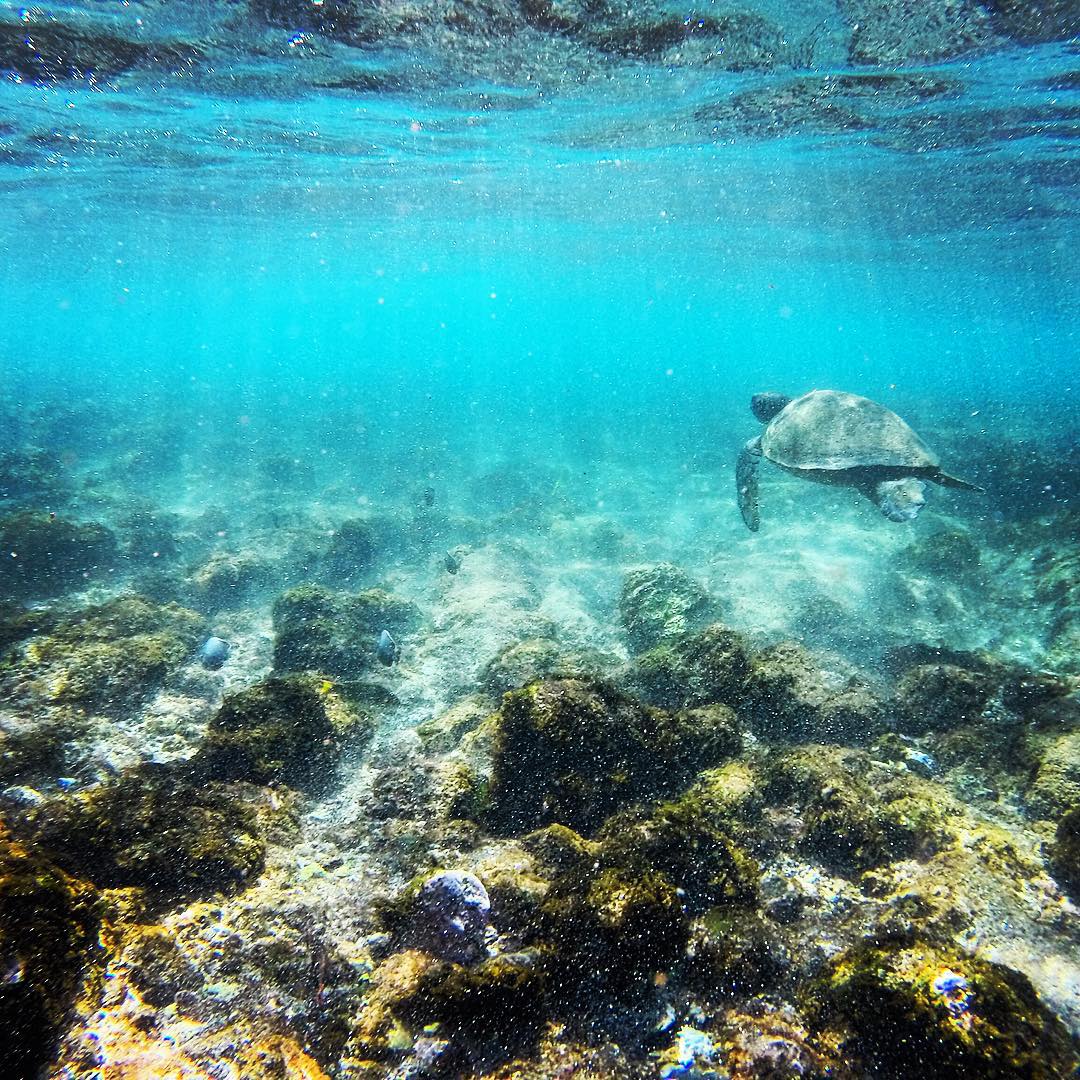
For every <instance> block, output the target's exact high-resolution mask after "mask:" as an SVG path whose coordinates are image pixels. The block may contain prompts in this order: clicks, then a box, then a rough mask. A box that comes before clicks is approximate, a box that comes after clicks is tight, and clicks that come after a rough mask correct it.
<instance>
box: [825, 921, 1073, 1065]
mask: <svg viewBox="0 0 1080 1080" xmlns="http://www.w3.org/2000/svg"><path fill="white" fill-rule="evenodd" d="M804 996H805V998H806V1000H807V1003H808V1008H807V1011H808V1013H810V1014H811V1016H812V1018H813V1019H815V1020H816V1021H817V1024H818V1025H819V1026H820V1027H829V1028H832V1029H834V1030H836V1031H839V1032H842V1033H843V1035H844V1036H846V1049H847V1050H848V1051H849V1052H851V1053H854V1054H856V1055H858V1056H859V1057H860V1058H862V1059H864V1060H865V1062H866V1063H867V1065H868V1066H869V1067H870V1068H871V1069H872V1070H873V1074H874V1075H876V1076H887V1077H896V1078H907V1077H910V1078H912V1080H915V1078H916V1077H919V1078H922V1077H941V1078H943V1080H944V1078H946V1077H958V1076H973V1077H974V1076H987V1077H989V1076H993V1077H1001V1078H1007V1077H1015V1078H1017V1080H1020V1078H1029V1080H1030V1078H1045V1080H1051V1078H1054V1077H1064V1076H1071V1075H1073V1072H1074V1070H1075V1068H1076V1067H1077V1057H1076V1052H1075V1047H1074V1045H1073V1042H1072V1040H1071V1039H1070V1037H1069V1034H1068V1032H1067V1031H1066V1029H1065V1027H1064V1025H1063V1024H1062V1023H1061V1021H1060V1020H1059V1019H1058V1018H1057V1017H1056V1016H1054V1015H1053V1014H1052V1013H1051V1012H1050V1011H1049V1010H1048V1009H1047V1008H1046V1006H1045V1005H1043V1004H1042V1002H1041V1001H1040V1000H1039V997H1038V995H1037V994H1036V992H1035V990H1034V989H1033V987H1032V985H1031V983H1030V982H1029V981H1028V979H1027V977H1026V976H1025V975H1022V974H1021V973H1020V972H1018V971H1014V970H1012V969H1011V968H1008V967H1005V966H1004V965H1002V964H996V963H992V962H989V961H986V960H982V959H977V958H975V957H969V956H965V955H963V954H961V953H958V952H954V951H951V950H948V949H936V948H934V947H933V946H930V945H927V944H925V943H922V942H917V943H915V944H911V945H899V946H893V947H887V946H882V947H875V946H874V945H872V944H871V945H866V946H861V947H857V948H856V949H854V950H852V951H851V952H848V953H845V954H843V955H841V956H840V957H838V958H837V959H836V960H835V961H834V962H833V963H832V964H831V965H830V968H829V970H828V971H827V972H826V973H825V975H824V976H823V977H822V978H821V979H819V980H817V981H816V983H815V984H814V985H813V986H812V987H811V988H810V989H809V990H808V991H807V993H806V994H805V995H804Z"/></svg>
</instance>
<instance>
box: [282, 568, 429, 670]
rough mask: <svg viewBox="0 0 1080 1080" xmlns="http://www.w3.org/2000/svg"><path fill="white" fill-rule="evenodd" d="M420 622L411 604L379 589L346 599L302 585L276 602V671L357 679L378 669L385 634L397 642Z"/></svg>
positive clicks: (343, 594) (348, 596) (323, 590)
mask: <svg viewBox="0 0 1080 1080" xmlns="http://www.w3.org/2000/svg"><path fill="white" fill-rule="evenodd" d="M420 621H421V619H420V611H419V609H418V608H417V607H416V605H415V604H413V603H411V602H410V601H408V600H401V599H399V598H398V597H396V596H394V595H392V594H391V593H388V592H385V591H384V590H382V589H367V590H365V591H364V592H361V593H358V594H356V595H349V594H346V593H335V592H331V591H330V590H329V589H323V588H321V587H319V586H317V585H300V586H297V587H296V588H295V589H289V590H287V591H286V592H284V593H282V594H281V596H279V597H278V598H277V601H276V602H275V603H274V667H275V669H276V670H278V671H310V672H318V673H320V674H323V675H329V676H331V677H336V678H342V679H348V678H355V677H356V676H358V675H362V674H364V673H365V672H367V671H370V670H371V669H372V668H373V667H374V666H375V665H376V663H377V660H376V654H375V649H376V644H377V642H378V638H379V634H380V633H381V632H382V631H383V630H388V631H389V632H390V633H391V635H392V636H393V637H394V638H395V640H397V641H399V642H400V641H403V640H406V639H407V638H408V636H409V634H410V633H412V632H414V631H415V630H416V629H417V628H418V627H419V625H420Z"/></svg>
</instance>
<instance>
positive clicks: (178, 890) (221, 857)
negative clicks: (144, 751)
mask: <svg viewBox="0 0 1080 1080" xmlns="http://www.w3.org/2000/svg"><path fill="white" fill-rule="evenodd" d="M29 825H30V828H31V830H32V836H33V839H34V842H35V843H36V844H37V845H38V846H39V847H40V848H41V850H42V851H44V852H46V853H47V854H48V856H49V857H50V858H52V859H53V860H54V861H55V862H56V863H57V864H58V865H60V866H62V867H63V868H64V869H66V870H68V871H69V872H71V873H74V874H78V875H79V876H81V877H84V878H86V879H88V880H90V881H92V882H94V883H95V884H96V885H98V886H100V887H102V888H116V887H126V886H137V887H140V888H144V889H147V890H148V891H149V892H150V893H152V894H155V895H156V896H159V897H161V898H163V899H173V898H184V897H190V896H198V895H202V894H206V893H212V892H215V891H218V890H222V891H233V890H235V889H238V888H241V887H243V886H244V885H246V884H247V883H248V882H250V881H251V880H252V879H253V878H254V877H255V876H256V875H258V874H259V873H260V871H261V870H262V866H263V859H264V855H265V842H264V839H263V830H262V826H261V824H260V822H259V820H258V816H257V815H256V813H255V811H254V810H253V809H252V808H251V807H250V806H248V805H247V804H246V802H245V800H244V798H243V794H242V792H241V791H240V790H238V789H236V788H233V787H230V786H228V785H224V784H218V783H212V782H211V783H207V782H206V781H205V779H204V778H203V777H201V776H199V775H197V774H194V773H192V772H191V771H190V770H187V769H184V768H179V767H175V766H165V765H156V764H145V765H140V766H137V767H136V768H134V769H130V770H128V771H127V772H124V773H121V774H120V775H119V776H117V777H115V778H114V779H112V780H109V781H108V782H106V783H104V784H100V785H98V786H96V787H93V788H89V789H87V790H86V791H82V792H79V793H78V794H77V795H74V796H70V797H67V798H58V799H54V800H51V801H50V802H47V803H45V804H43V805H42V806H40V807H37V808H35V810H34V811H33V812H32V813H31V815H29Z"/></svg>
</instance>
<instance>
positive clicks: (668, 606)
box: [619, 563, 714, 653]
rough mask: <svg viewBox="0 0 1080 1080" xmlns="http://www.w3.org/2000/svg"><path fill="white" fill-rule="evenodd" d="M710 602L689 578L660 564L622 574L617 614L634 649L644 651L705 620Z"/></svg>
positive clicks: (689, 629)
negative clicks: (624, 576) (623, 577)
mask: <svg viewBox="0 0 1080 1080" xmlns="http://www.w3.org/2000/svg"><path fill="white" fill-rule="evenodd" d="M713 612H714V605H713V602H712V601H711V600H710V599H709V595H708V594H707V593H706V592H705V590H704V589H703V588H702V586H701V585H699V584H698V583H697V582H696V581H694V579H693V578H691V577H690V576H689V575H688V574H686V573H685V572H684V571H682V570H680V569H679V568H678V567H677V566H673V565H671V564H670V563H663V564H661V565H660V566H655V567H652V568H650V569H648V570H634V571H632V572H631V573H629V574H627V575H626V578H625V580H624V581H623V586H622V592H621V593H620V596H619V615H620V617H621V619H622V624H623V626H624V627H625V629H626V637H627V640H628V641H629V642H630V645H631V648H632V649H633V650H634V651H635V652H639V653H640V652H645V651H646V650H647V649H652V648H655V647H656V646H658V645H662V644H664V643H665V642H668V641H671V640H673V639H677V638H679V637H682V636H683V635H684V634H686V633H688V632H690V631H692V630H694V629H696V628H697V627H699V626H702V625H704V623H706V622H708V620H709V616H710V614H712V613H713Z"/></svg>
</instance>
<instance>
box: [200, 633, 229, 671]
mask: <svg viewBox="0 0 1080 1080" xmlns="http://www.w3.org/2000/svg"><path fill="white" fill-rule="evenodd" d="M231 651H232V646H231V645H230V644H229V643H228V642H227V641H226V640H225V639H224V638H219V637H209V638H207V639H206V640H205V641H204V642H203V643H202V645H201V646H200V648H199V661H200V662H201V663H202V666H203V667H204V668H206V670H207V671H217V669H218V668H219V667H221V665H222V664H224V663H225V661H226V660H228V659H229V653H230V652H231Z"/></svg>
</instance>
